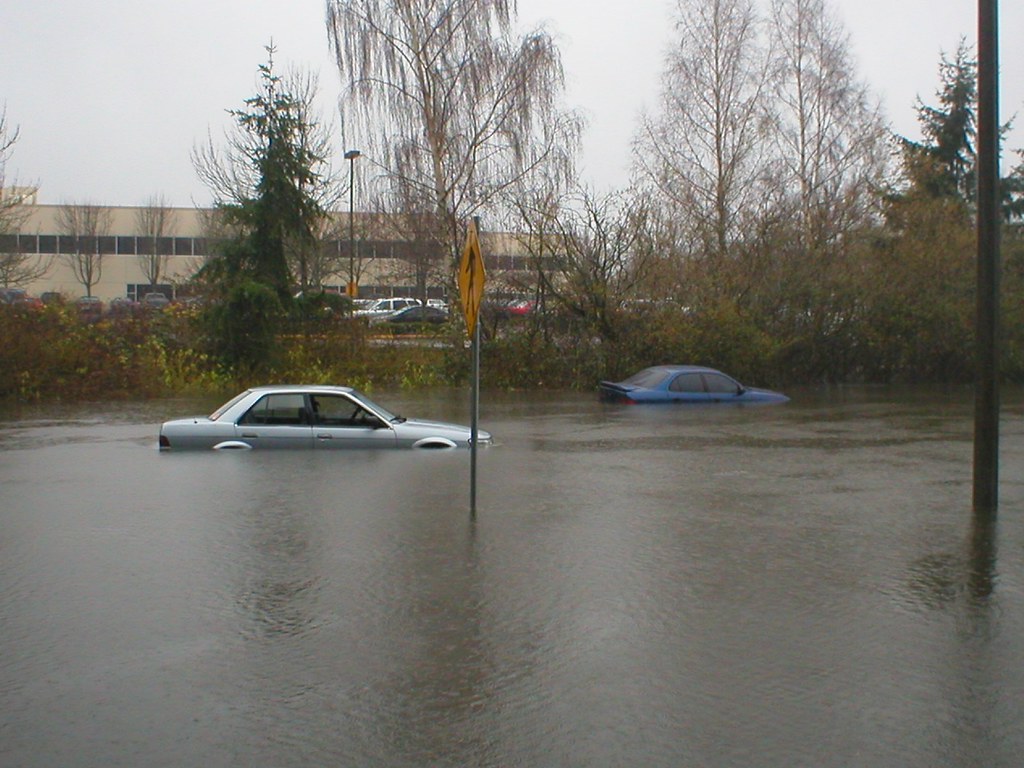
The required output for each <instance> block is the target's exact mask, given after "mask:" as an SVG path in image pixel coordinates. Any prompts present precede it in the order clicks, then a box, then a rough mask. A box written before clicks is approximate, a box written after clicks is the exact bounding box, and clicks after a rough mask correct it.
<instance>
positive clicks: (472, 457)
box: [469, 318, 480, 520]
mask: <svg viewBox="0 0 1024 768" xmlns="http://www.w3.org/2000/svg"><path fill="white" fill-rule="evenodd" d="M472 397H473V408H472V410H473V413H472V415H471V418H470V428H469V439H470V444H469V515H470V517H471V518H472V519H473V520H476V451H477V447H476V443H477V439H476V438H477V433H478V431H479V430H478V427H477V424H478V422H479V420H480V321H479V318H478V319H477V323H476V325H475V326H474V328H473V395H472Z"/></svg>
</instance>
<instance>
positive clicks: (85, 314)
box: [75, 296, 103, 321]
mask: <svg viewBox="0 0 1024 768" xmlns="http://www.w3.org/2000/svg"><path fill="white" fill-rule="evenodd" d="M75 307H76V308H77V309H78V316H79V317H81V318H82V319H83V320H90V321H91V320H99V319H100V318H101V317H103V302H102V301H101V300H100V299H99V298H97V297H96V296H82V297H80V298H78V299H76V300H75Z"/></svg>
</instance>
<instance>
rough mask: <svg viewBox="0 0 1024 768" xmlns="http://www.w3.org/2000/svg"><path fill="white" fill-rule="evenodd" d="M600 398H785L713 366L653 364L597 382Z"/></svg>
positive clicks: (684, 400)
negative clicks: (622, 377) (624, 376)
mask: <svg viewBox="0 0 1024 768" xmlns="http://www.w3.org/2000/svg"><path fill="white" fill-rule="evenodd" d="M598 395H599V397H600V399H601V400H603V401H605V402H611V403H626V404H630V405H632V404H637V403H784V402H787V401H788V400H789V398H788V397H786V396H785V395H783V394H781V393H779V392H773V391H771V390H770V389H757V388H755V387H747V386H744V385H743V384H740V383H739V382H738V381H736V379H734V378H732V377H730V376H726V375H725V374H724V373H722V372H721V371H716V370H715V369H714V368H704V367H703V366H697V365H656V366H654V367H651V368H644V369H643V370H642V371H640V372H638V373H635V374H633V375H632V376H630V377H629V378H628V379H625V380H623V381H618V382H612V381H602V382H601V383H600V384H598Z"/></svg>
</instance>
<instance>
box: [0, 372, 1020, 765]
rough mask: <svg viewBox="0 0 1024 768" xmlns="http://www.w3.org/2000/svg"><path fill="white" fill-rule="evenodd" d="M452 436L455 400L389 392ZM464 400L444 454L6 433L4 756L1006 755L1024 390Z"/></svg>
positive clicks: (32, 415)
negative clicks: (991, 431) (235, 448)
mask: <svg viewBox="0 0 1024 768" xmlns="http://www.w3.org/2000/svg"><path fill="white" fill-rule="evenodd" d="M381 401H382V402H385V403H386V404H388V405H389V407H391V408H392V409H393V410H396V411H397V412H399V413H405V414H408V415H422V416H427V417H434V418H439V419H445V420H453V421H466V414H467V413H468V396H467V395H465V394H464V393H461V392H460V393H454V394H453V393H450V392H433V393H430V394H428V395H424V396H411V395H408V394H401V393H398V394H393V395H391V396H385V395H382V396H381ZM1004 401H1005V402H1006V403H1007V405H1006V408H1005V415H1004V423H1003V427H1002V435H1003V451H1002V454H1003V467H1002V472H1001V477H1002V478H1003V486H1002V489H1001V500H1002V501H1001V509H1000V515H999V518H998V519H986V518H978V517H975V516H973V515H972V513H971V511H970V498H971V488H970V483H971V468H970V462H971V457H972V445H971V440H972V414H971V411H970V409H971V403H972V399H971V398H970V397H969V396H967V395H966V394H965V393H963V392H922V391H921V390H907V391H894V390H871V389H842V390H834V391H813V392H805V393H797V396H796V397H794V400H793V402H791V403H789V404H787V405H785V406H782V407H770V408H744V409H732V408H727V409H715V408H705V409H700V408H697V409H694V408H685V407H684V408H672V407H669V408H661V407H654V408H632V407H612V406H607V405H602V404H599V403H597V402H596V399H595V398H594V397H592V396H590V395H575V394H563V393H556V394H553V395H547V396H538V395H532V394H531V395H526V394H510V395H508V394H507V395H485V397H484V399H483V402H482V406H481V422H482V426H484V427H485V428H487V429H489V430H491V431H492V432H493V433H494V434H495V436H496V441H497V444H496V445H495V446H494V447H492V448H491V449H488V450H484V451H482V452H481V454H480V462H479V480H480V487H479V491H478V501H477V509H478V512H477V517H476V520H475V521H471V520H470V516H469V489H468V480H469V460H468V455H467V454H466V453H465V452H435V453H413V452H394V453H389V452H376V453H375V452H358V451H354V452H349V453H346V454H345V455H344V456H339V455H337V454H334V453H331V454H328V455H324V454H320V453H317V452H313V451H310V452H297V453H288V454H283V453H275V454H261V453H258V452H251V453H238V452H235V453H225V454H214V453H212V452H211V453H196V454H161V453H159V452H158V451H157V450H156V448H155V437H156V425H157V422H159V421H160V420H161V419H163V418H166V417H170V416H177V415H184V414H185V413H193V412H194V413H203V412H208V411H209V410H210V408H211V407H212V406H213V405H215V404H214V403H183V402H177V403H158V404H136V405H132V406H129V407H125V406H123V405H121V404H116V405H111V406H109V407H104V408H103V409H102V410H101V411H100V412H97V411H96V409H95V407H91V408H84V407H70V408H64V409H62V410H59V411H58V410H53V409H48V408H34V409H29V410H21V411H19V412H13V413H8V414H6V416H5V420H2V421H0V620H2V625H0V626H2V629H0V708H2V712H3V714H2V715H0V764H3V765H17V766H53V765H75V766H93V765H95V766H110V765H147V766H151V765H168V766H182V765H196V766H220V765H225V766H227V765H275V766H290V765H295V766H300V765H301V766H307V765H332V766H333V765H352V766H366V765H387V766H423V765H432V766H464V765H473V766H505V765H516V764H519V765H559V766H577V765H578V766H594V765H644V766H680V765H715V766H750V765H779V766H782V765H785V766H790V765H814V766H833V765H835V766H850V765H864V766H875V765H964V766H968V765H986V766H1003V765H1005V766H1010V765H1016V764H1018V762H1019V760H1018V758H1019V753H1020V752H1021V750H1022V748H1024V727H1022V726H1024V718H1022V716H1021V715H1020V714H1019V708H1018V703H1017V702H1018V698H1019V692H1020V691H1021V690H1022V688H1024V664H1022V663H1021V662H1022V660H1024V659H1022V652H1024V631H1022V630H1024V600H1022V589H1021V584H1022V578H1021V577H1022V567H1021V566H1022V560H1024V558H1022V553H1024V550H1022V543H1024V535H1022V534H1024V529H1022V524H1021V514H1020V512H1021V511H1022V508H1024V504H1022V500H1024V491H1022V484H1021V481H1020V480H1019V478H1020V477H1021V475H1022V473H1021V471H1020V470H1021V466H1022V460H1024V418H1022V412H1024V409H1022V407H1021V405H1020V404H1021V403H1022V402H1024V398H1021V397H1019V396H1012V395H1011V396H1006V397H1004Z"/></svg>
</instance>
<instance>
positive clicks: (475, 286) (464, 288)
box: [459, 216, 485, 520]
mask: <svg viewBox="0 0 1024 768" xmlns="http://www.w3.org/2000/svg"><path fill="white" fill-rule="evenodd" d="M479 228H480V218H479V217H477V216H474V217H473V219H472V220H471V221H470V222H469V227H467V231H466V245H465V247H464V248H463V249H462V262H461V263H460V264H459V297H460V299H461V302H462V314H463V316H464V317H465V318H466V333H467V335H468V336H469V338H470V341H471V346H472V350H473V352H472V354H473V393H472V418H471V421H470V442H469V514H470V516H471V517H472V518H473V519H474V520H475V519H476V452H477V434H478V431H479V428H478V421H479V415H480V324H479V323H478V322H477V319H478V316H479V314H480V303H481V301H482V299H483V295H484V281H485V275H484V260H483V257H482V256H481V255H480V233H479Z"/></svg>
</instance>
